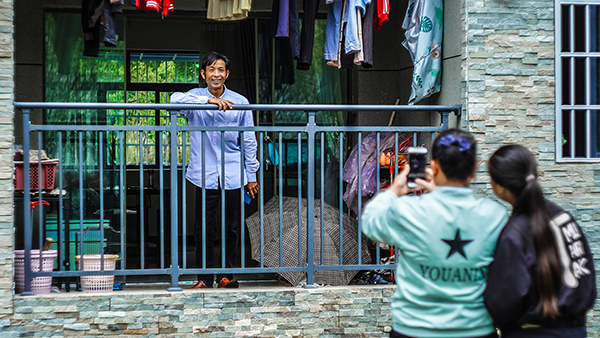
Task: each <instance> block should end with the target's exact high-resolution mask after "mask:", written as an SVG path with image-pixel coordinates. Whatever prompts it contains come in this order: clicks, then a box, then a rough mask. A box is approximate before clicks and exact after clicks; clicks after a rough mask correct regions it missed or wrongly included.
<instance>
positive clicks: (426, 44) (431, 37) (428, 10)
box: [402, 0, 444, 105]
mask: <svg viewBox="0 0 600 338" xmlns="http://www.w3.org/2000/svg"><path fill="white" fill-rule="evenodd" d="M443 23H444V14H443V2H442V0H409V2H408V9H407V11H406V16H405V18H404V22H403V24H402V28H404V29H405V30H406V32H405V33H404V35H405V37H406V39H405V40H404V41H403V42H402V45H403V46H404V47H405V48H406V49H408V51H409V54H410V57H411V58H412V61H413V65H414V70H413V77H412V85H411V87H412V89H411V94H410V98H409V100H408V104H411V105H412V104H415V103H417V102H419V101H420V100H422V99H424V98H427V97H430V96H431V95H433V94H435V93H437V92H439V91H440V81H441V77H440V72H441V69H442V32H443Z"/></svg>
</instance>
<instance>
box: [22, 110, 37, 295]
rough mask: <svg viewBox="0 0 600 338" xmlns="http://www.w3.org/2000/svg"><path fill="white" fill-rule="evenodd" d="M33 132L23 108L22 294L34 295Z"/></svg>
mask: <svg viewBox="0 0 600 338" xmlns="http://www.w3.org/2000/svg"><path fill="white" fill-rule="evenodd" d="M30 133H31V124H30V123H29V109H23V210H24V214H23V220H24V223H25V224H23V226H24V227H25V231H24V236H25V241H24V242H25V263H24V265H25V291H24V292H21V295H22V296H32V295H34V293H33V292H31V278H32V277H31V263H30V261H31V235H32V229H31V228H32V226H33V224H32V220H31V210H30V207H29V205H30V204H31V195H30V193H29V192H30V189H31V186H30V183H29V179H30V173H29V147H30V145H29V137H30V136H31V135H30ZM40 208H41V206H40Z"/></svg>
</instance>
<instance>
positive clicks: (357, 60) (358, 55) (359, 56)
mask: <svg viewBox="0 0 600 338" xmlns="http://www.w3.org/2000/svg"><path fill="white" fill-rule="evenodd" d="M356 30H357V33H358V43H359V46H360V49H359V50H358V51H356V52H354V64H355V65H358V66H360V65H361V63H362V62H363V61H365V54H364V53H363V34H362V13H361V11H360V9H359V8H357V9H356Z"/></svg>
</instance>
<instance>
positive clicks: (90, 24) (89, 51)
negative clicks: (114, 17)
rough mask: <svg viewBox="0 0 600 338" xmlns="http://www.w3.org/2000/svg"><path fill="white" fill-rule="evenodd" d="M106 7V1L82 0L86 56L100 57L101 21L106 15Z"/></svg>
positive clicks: (84, 52) (82, 24) (82, 22)
mask: <svg viewBox="0 0 600 338" xmlns="http://www.w3.org/2000/svg"><path fill="white" fill-rule="evenodd" d="M104 6H105V2H104V0H82V2H81V29H82V30H83V40H84V47H83V55H84V56H98V50H99V49H100V19H101V17H102V15H103V14H104Z"/></svg>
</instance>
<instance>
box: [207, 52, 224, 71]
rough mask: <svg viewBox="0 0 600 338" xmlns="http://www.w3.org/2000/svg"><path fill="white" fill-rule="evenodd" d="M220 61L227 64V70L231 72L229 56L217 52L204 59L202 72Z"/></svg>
mask: <svg viewBox="0 0 600 338" xmlns="http://www.w3.org/2000/svg"><path fill="white" fill-rule="evenodd" d="M219 60H223V62H225V70H229V59H228V58H227V56H225V55H223V54H220V53H217V52H210V53H208V54H206V56H204V58H202V70H204V71H206V67H209V66H211V65H212V64H213V63H215V62H217V61H219Z"/></svg>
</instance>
